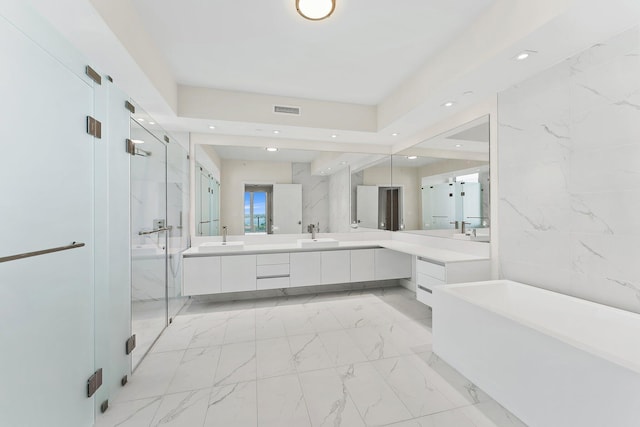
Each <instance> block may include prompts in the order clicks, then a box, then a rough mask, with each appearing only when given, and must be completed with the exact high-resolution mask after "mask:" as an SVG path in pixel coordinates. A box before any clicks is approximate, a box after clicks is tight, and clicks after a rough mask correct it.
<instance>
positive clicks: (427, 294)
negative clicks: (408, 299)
mask: <svg viewBox="0 0 640 427" xmlns="http://www.w3.org/2000/svg"><path fill="white" fill-rule="evenodd" d="M416 299H417V300H418V301H420V302H421V303H423V304H426V305H428V306H429V307H433V293H431V291H430V290H428V289H426V288H421V287H420V285H418V286H417V287H416Z"/></svg>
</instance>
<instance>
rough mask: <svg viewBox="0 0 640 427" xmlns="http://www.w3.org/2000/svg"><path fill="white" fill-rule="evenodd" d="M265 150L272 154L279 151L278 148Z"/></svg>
mask: <svg viewBox="0 0 640 427" xmlns="http://www.w3.org/2000/svg"><path fill="white" fill-rule="evenodd" d="M265 150H267V151H269V152H271V153H275V152H276V151H278V149H277V148H276V147H267V148H265Z"/></svg>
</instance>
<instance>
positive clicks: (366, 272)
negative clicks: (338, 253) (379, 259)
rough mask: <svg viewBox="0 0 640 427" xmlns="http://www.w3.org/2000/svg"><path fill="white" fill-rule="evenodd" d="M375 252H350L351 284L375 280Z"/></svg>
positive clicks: (362, 250)
mask: <svg viewBox="0 0 640 427" xmlns="http://www.w3.org/2000/svg"><path fill="white" fill-rule="evenodd" d="M375 251H376V250H375V249H357V250H352V251H350V252H351V253H350V259H351V266H350V267H351V281H352V282H368V281H370V280H375V279H376V277H375V265H376V260H375Z"/></svg>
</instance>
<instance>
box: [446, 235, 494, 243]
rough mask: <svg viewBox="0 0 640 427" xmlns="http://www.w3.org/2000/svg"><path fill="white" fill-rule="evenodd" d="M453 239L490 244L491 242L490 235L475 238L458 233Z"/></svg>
mask: <svg viewBox="0 0 640 427" xmlns="http://www.w3.org/2000/svg"><path fill="white" fill-rule="evenodd" d="M453 238H454V239H458V240H471V241H472V242H488V241H489V235H488V234H478V235H477V236H473V235H470V234H462V233H456V234H454V235H453Z"/></svg>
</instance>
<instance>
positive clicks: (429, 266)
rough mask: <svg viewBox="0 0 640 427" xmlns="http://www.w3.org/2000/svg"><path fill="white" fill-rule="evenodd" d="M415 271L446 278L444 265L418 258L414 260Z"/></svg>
mask: <svg viewBox="0 0 640 427" xmlns="http://www.w3.org/2000/svg"><path fill="white" fill-rule="evenodd" d="M416 273H422V274H426V275H427V276H431V277H435V278H436V279H439V280H443V281H444V280H446V274H445V269H444V265H439V264H434V263H432V262H429V261H424V260H421V259H420V258H418V260H417V261H416Z"/></svg>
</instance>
